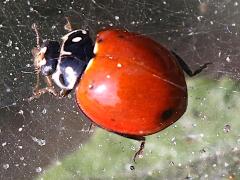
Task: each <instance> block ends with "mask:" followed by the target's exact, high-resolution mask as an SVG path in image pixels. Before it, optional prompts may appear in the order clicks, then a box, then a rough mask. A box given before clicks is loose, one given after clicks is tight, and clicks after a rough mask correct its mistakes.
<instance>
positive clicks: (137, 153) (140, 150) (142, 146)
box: [133, 138, 145, 163]
mask: <svg viewBox="0 0 240 180" xmlns="http://www.w3.org/2000/svg"><path fill="white" fill-rule="evenodd" d="M144 146H145V138H144V139H143V140H141V144H140V146H139V149H138V151H137V152H136V153H135V154H134V156H133V162H134V163H136V158H137V157H138V156H140V155H142V153H143V149H144Z"/></svg>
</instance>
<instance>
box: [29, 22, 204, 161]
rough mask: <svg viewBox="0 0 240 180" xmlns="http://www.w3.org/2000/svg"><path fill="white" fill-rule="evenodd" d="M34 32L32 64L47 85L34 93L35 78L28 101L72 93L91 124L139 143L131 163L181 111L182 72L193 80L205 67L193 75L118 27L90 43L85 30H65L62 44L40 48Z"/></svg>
mask: <svg viewBox="0 0 240 180" xmlns="http://www.w3.org/2000/svg"><path fill="white" fill-rule="evenodd" d="M68 25H70V24H68ZM69 27H71V26H69ZM34 29H35V31H36V34H37V40H38V43H37V44H38V47H37V48H35V49H34V51H33V55H34V65H35V68H36V70H37V74H39V73H41V74H42V75H43V76H44V77H45V79H46V82H47V87H46V88H43V89H39V86H38V84H39V83H38V80H37V85H36V87H35V91H34V96H33V97H31V98H30V100H32V99H33V98H36V97H39V96H40V95H41V94H43V93H45V92H50V93H52V94H54V95H55V96H65V95H67V94H68V93H69V92H70V91H71V90H73V89H75V95H76V102H77V104H78V106H79V108H80V110H81V111H82V112H83V114H84V115H85V116H86V117H88V119H90V120H91V121H92V122H93V123H94V124H96V125H98V126H100V127H101V128H104V129H106V130H108V131H111V132H114V133H117V134H119V135H122V136H125V137H128V138H132V139H135V140H141V141H142V143H141V146H140V149H139V150H138V151H137V152H136V154H135V156H134V161H135V158H136V156H137V155H139V154H140V153H141V152H142V150H143V148H144V143H145V136H147V135H151V134H154V133H157V132H159V131H161V130H163V129H165V128H166V127H168V126H170V125H171V124H173V123H174V122H176V121H177V120H178V119H179V118H180V117H181V116H182V115H183V114H184V112H185V111H186V107H187V86H186V81H185V77H184V73H183V71H185V72H186V73H187V74H188V75H189V76H194V75H196V74H198V73H200V72H201V71H202V70H203V69H205V68H206V67H207V65H208V64H209V63H206V64H204V65H203V66H201V67H200V68H199V69H198V70H196V71H195V72H192V71H191V70H190V68H189V67H188V65H187V64H186V63H185V62H184V61H183V60H182V59H181V58H180V57H179V56H178V55H176V54H175V53H174V52H172V51H169V50H168V49H166V48H165V47H163V46H162V45H161V44H159V43H157V42H155V41H154V40H152V39H151V38H149V37H147V36H144V35H141V34H138V33H133V32H128V31H126V30H123V29H106V30H102V31H100V32H99V33H98V34H97V36H96V41H95V44H94V43H93V41H92V39H91V38H90V36H89V33H88V32H87V31H85V30H81V29H78V30H72V28H70V32H69V33H68V34H66V35H65V36H63V37H62V45H61V46H60V45H59V43H58V42H56V41H45V42H43V44H42V46H41V47H40V45H39V35H38V32H37V28H36V26H34ZM38 79H39V75H38ZM52 80H53V82H54V83H55V84H56V85H57V86H58V87H59V88H61V92H60V93H58V92H57V91H56V90H55V89H54V86H53V83H52Z"/></svg>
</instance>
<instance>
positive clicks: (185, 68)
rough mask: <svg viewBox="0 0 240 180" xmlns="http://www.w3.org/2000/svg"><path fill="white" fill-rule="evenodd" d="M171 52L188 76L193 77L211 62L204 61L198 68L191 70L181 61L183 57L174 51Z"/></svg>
mask: <svg viewBox="0 0 240 180" xmlns="http://www.w3.org/2000/svg"><path fill="white" fill-rule="evenodd" d="M171 52H172V54H173V55H174V56H175V57H176V59H177V62H178V63H179V65H180V66H181V68H182V69H183V70H184V72H185V73H186V74H187V75H188V76H190V77H193V76H195V75H197V74H199V73H200V72H201V71H202V70H203V69H206V68H207V67H208V65H209V64H212V63H205V64H203V65H202V66H200V67H199V68H198V69H196V70H195V71H192V70H191V69H190V67H189V66H188V65H187V64H186V63H185V62H184V61H183V59H182V58H181V57H180V56H178V55H177V54H176V53H175V52H173V51H171Z"/></svg>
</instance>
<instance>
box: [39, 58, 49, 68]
mask: <svg viewBox="0 0 240 180" xmlns="http://www.w3.org/2000/svg"><path fill="white" fill-rule="evenodd" d="M45 64H47V61H46V59H45V58H44V59H42V60H41V61H40V62H39V65H40V67H41V66H44V65H45Z"/></svg>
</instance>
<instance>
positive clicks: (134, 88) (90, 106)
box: [76, 30, 187, 136]
mask: <svg viewBox="0 0 240 180" xmlns="http://www.w3.org/2000/svg"><path fill="white" fill-rule="evenodd" d="M95 46H96V47H95V51H96V52H95V53H96V56H95V58H94V59H92V60H91V62H90V63H89V65H88V67H87V69H86V70H85V72H84V74H83V75H82V78H81V80H80V82H79V84H78V85H77V88H76V100H77V103H78V105H79V107H80V108H81V109H82V111H83V112H84V114H85V115H86V116H87V117H88V118H90V119H91V120H92V121H93V122H94V123H96V124H97V125H99V126H100V127H102V128H105V129H107V130H109V131H113V132H116V133H120V134H123V135H130V136H131V135H132V136H145V135H150V134H153V133H156V132H158V131H160V130H162V129H164V128H166V127H168V126H169V125H171V124H172V123H174V122H175V121H177V120H178V119H179V118H180V117H181V116H182V115H183V113H184V112H185V110H186V107H187V87H186V82H185V78H184V74H183V71H182V69H181V67H180V66H179V65H178V63H177V62H176V60H175V57H174V56H173V55H172V54H171V53H170V51H169V50H167V49H166V48H164V47H163V46H162V45H160V44H158V43H157V42H155V41H153V40H152V39H150V38H148V37H146V36H143V35H139V34H136V33H131V32H127V31H123V30H105V31H101V32H100V33H98V35H97V38H96V45H95Z"/></svg>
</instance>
